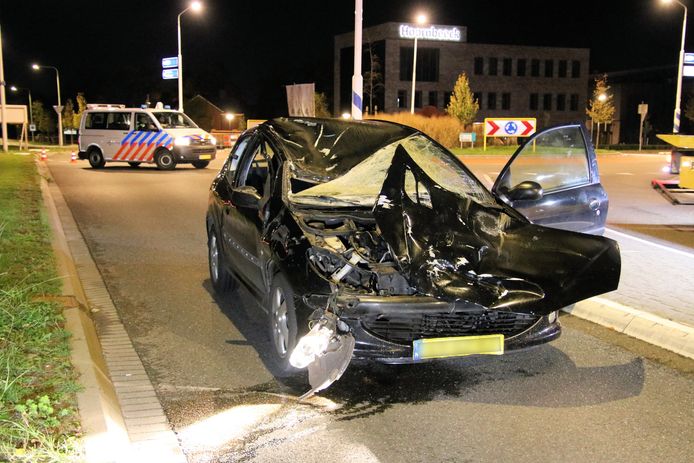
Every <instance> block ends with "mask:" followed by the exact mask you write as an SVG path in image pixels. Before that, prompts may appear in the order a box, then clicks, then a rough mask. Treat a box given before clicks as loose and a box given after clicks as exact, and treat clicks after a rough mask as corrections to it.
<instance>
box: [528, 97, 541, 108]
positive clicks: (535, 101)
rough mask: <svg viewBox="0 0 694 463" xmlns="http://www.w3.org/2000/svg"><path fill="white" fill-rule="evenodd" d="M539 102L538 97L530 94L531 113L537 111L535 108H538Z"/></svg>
mask: <svg viewBox="0 0 694 463" xmlns="http://www.w3.org/2000/svg"><path fill="white" fill-rule="evenodd" d="M539 101H540V95H538V94H537V93H531V94H530V110H531V111H537V108H538V107H539Z"/></svg>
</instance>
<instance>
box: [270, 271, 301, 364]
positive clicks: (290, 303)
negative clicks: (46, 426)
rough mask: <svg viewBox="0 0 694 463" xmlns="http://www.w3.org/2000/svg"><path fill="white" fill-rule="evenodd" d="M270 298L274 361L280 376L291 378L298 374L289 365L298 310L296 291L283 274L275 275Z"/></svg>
mask: <svg viewBox="0 0 694 463" xmlns="http://www.w3.org/2000/svg"><path fill="white" fill-rule="evenodd" d="M269 296H270V301H269V302H270V324H269V328H270V341H271V343H272V347H271V348H270V351H271V352H272V359H273V361H274V363H275V365H276V367H277V368H276V370H277V375H278V376H291V375H294V374H296V373H297V372H298V370H297V369H296V368H294V367H292V366H291V364H290V363H289V356H290V355H291V353H292V351H293V350H294V347H295V346H296V333H297V329H296V309H295V307H294V291H293V290H292V287H291V286H290V285H289V283H288V282H287V279H286V278H285V277H284V275H282V274H281V273H278V274H277V275H275V277H274V279H273V282H272V287H271V289H270V294H269Z"/></svg>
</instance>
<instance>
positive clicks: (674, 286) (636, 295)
mask: <svg viewBox="0 0 694 463" xmlns="http://www.w3.org/2000/svg"><path fill="white" fill-rule="evenodd" d="M605 236H606V237H608V238H612V239H614V240H617V241H618V242H619V247H620V251H621V255H622V276H621V279H620V282H619V289H617V291H613V292H611V293H608V294H605V295H603V296H602V297H603V298H604V299H608V300H611V301H614V302H618V303H620V304H623V305H626V306H629V307H631V308H633V309H637V310H642V311H644V312H648V313H651V314H654V315H657V316H660V317H663V318H665V319H668V320H671V321H674V322H677V323H682V324H685V325H688V326H690V327H694V252H687V251H685V250H682V249H681V248H677V247H670V246H666V245H663V244H659V243H657V242H655V241H651V240H647V239H643V238H639V237H636V236H634V235H632V234H627V233H623V232H621V231H618V230H614V229H610V228H609V227H608V229H607V230H606V232H605Z"/></svg>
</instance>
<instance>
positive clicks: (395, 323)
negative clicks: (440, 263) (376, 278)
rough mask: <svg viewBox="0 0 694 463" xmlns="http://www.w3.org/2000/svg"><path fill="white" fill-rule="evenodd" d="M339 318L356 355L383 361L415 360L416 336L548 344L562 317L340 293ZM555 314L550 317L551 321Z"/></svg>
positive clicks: (507, 346) (514, 345) (511, 347)
mask: <svg viewBox="0 0 694 463" xmlns="http://www.w3.org/2000/svg"><path fill="white" fill-rule="evenodd" d="M338 306H341V308H342V311H341V314H340V319H341V320H342V321H344V322H345V323H346V324H348V325H349V327H350V329H351V332H352V334H353V336H354V338H355V341H356V345H355V348H354V353H353V358H354V359H360V360H372V361H378V362H383V363H414V362H415V360H414V358H413V344H412V342H413V341H414V340H416V339H426V338H442V337H455V336H477V335H489V334H503V335H504V351H505V352H511V351H515V350H520V349H525V348H528V347H532V346H536V345H539V344H544V343H547V342H549V341H552V340H554V339H556V338H558V337H559V335H560V334H561V326H560V325H559V323H558V321H557V318H556V317H552V316H540V315H533V314H527V313H516V312H510V311H505V310H488V309H485V308H483V307H480V306H477V305H463V304H460V303H449V302H444V301H440V300H438V299H435V298H426V297H410V296H402V297H399V296H393V297H359V298H345V299H343V298H338ZM550 319H551V321H550Z"/></svg>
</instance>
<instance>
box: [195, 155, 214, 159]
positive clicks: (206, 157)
mask: <svg viewBox="0 0 694 463" xmlns="http://www.w3.org/2000/svg"><path fill="white" fill-rule="evenodd" d="M198 159H212V155H211V154H201V155H200V156H198Z"/></svg>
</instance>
